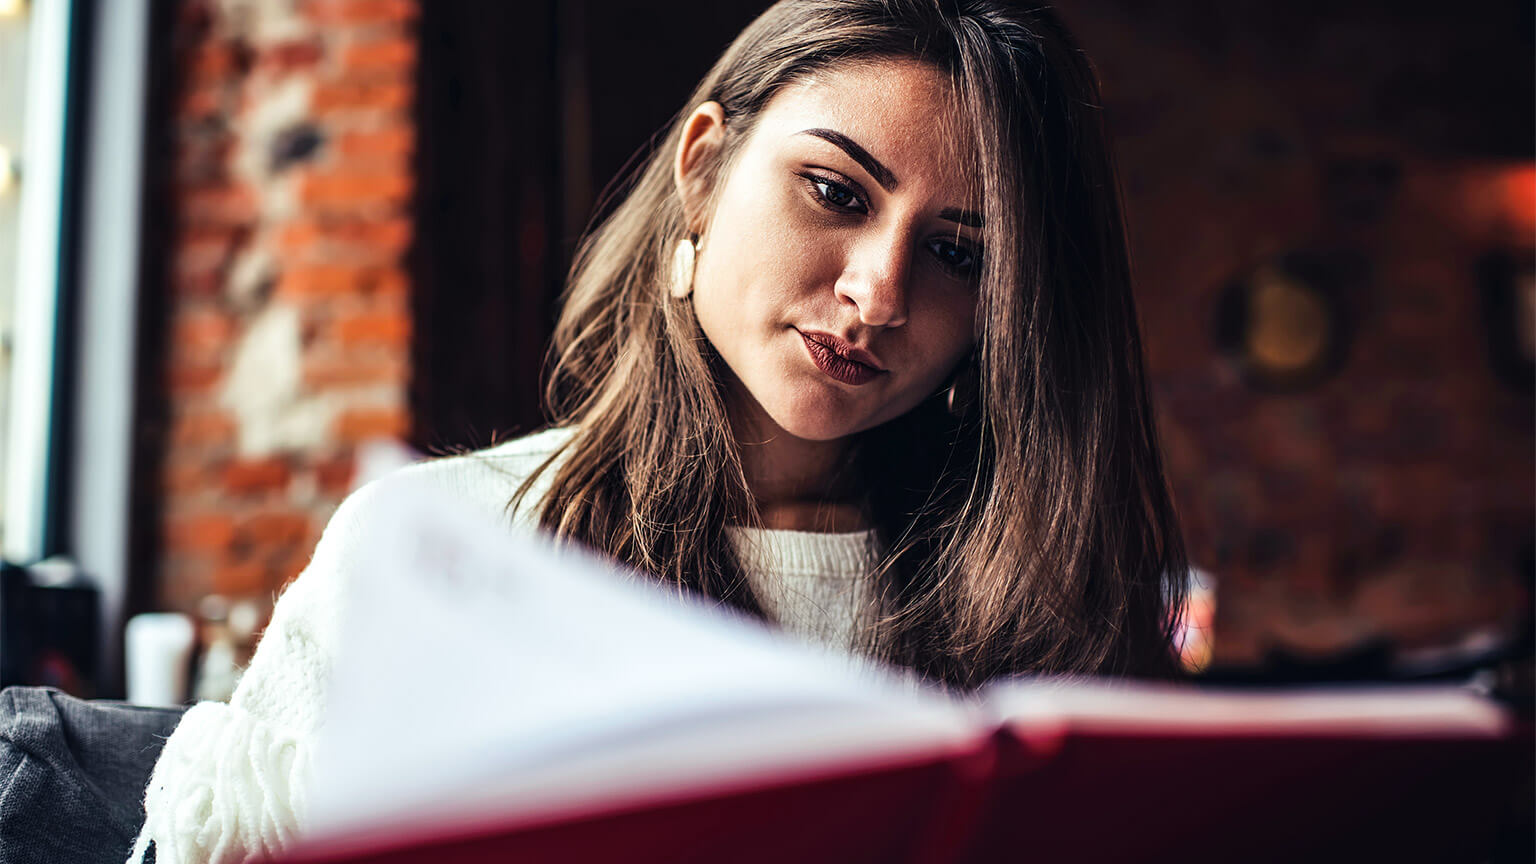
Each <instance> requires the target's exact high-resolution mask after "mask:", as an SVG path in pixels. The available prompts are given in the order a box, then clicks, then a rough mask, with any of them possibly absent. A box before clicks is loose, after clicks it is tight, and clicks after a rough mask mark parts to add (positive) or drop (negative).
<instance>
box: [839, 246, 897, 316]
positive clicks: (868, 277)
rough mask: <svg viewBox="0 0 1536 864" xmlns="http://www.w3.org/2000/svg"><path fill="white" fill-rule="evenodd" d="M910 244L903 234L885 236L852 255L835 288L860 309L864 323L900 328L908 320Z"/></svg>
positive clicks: (840, 298) (841, 296)
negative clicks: (901, 235) (899, 235)
mask: <svg viewBox="0 0 1536 864" xmlns="http://www.w3.org/2000/svg"><path fill="white" fill-rule="evenodd" d="M895 233H897V232H892V234H895ZM909 245H910V244H908V243H907V242H906V240H905V238H902V237H897V236H890V237H881V238H878V239H873V240H872V242H868V243H865V244H861V245H860V246H858V247H856V248H855V249H854V250H853V254H852V255H850V256H849V261H848V264H847V266H846V267H844V269H843V274H842V276H841V277H839V279H838V280H837V286H836V289H835V290H836V293H837V297H838V299H839V300H841V301H843V302H845V303H852V304H853V305H854V307H855V308H857V309H858V313H859V322H860V323H861V324H865V325H868V326H870V327H900V326H901V325H902V324H905V323H906V322H907V280H908V272H907V271H908V270H909V269H910V267H911V263H912V255H911V252H910V251H909V248H908V247H909Z"/></svg>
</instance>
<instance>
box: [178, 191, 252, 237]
mask: <svg viewBox="0 0 1536 864" xmlns="http://www.w3.org/2000/svg"><path fill="white" fill-rule="evenodd" d="M179 191H180V194H179V196H178V200H179V202H180V204H181V211H182V219H183V222H184V224H186V225H190V226H193V227H209V226H214V227H219V226H238V225H244V224H247V223H249V222H251V221H253V220H254V219H255V218H256V198H255V196H253V195H252V194H251V191H250V190H249V189H246V188H244V187H238V186H223V185H213V186H201V187H192V188H182V189H181V190H179Z"/></svg>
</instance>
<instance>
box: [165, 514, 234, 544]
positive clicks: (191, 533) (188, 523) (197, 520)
mask: <svg viewBox="0 0 1536 864" xmlns="http://www.w3.org/2000/svg"><path fill="white" fill-rule="evenodd" d="M234 538H235V520H234V519H233V518H231V517H230V516H229V515H228V514H225V513H205V514H197V515H192V516H171V517H169V518H168V519H166V522H165V545H166V548H167V549H171V550H175V551H189V552H212V551H222V550H224V549H227V548H228V547H229V545H230V543H231V542H232V541H233V540H234Z"/></svg>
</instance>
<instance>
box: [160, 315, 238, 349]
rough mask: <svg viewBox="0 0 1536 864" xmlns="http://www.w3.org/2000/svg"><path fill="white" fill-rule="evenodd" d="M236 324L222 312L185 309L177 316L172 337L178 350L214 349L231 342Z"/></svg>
mask: <svg viewBox="0 0 1536 864" xmlns="http://www.w3.org/2000/svg"><path fill="white" fill-rule="evenodd" d="M233 333H234V325H232V324H231V323H230V321H229V318H228V316H226V315H224V314H223V313H222V312H217V311H210V310H195V311H194V310H183V311H182V312H181V313H180V314H179V315H177V317H176V322H175V324H174V328H173V332H172V336H171V338H172V339H173V340H175V344H176V348H177V349H178V350H184V351H191V352H194V353H199V352H207V351H214V350H217V349H221V348H223V347H224V346H226V345H228V344H229V340H230V337H231V336H232V335H233Z"/></svg>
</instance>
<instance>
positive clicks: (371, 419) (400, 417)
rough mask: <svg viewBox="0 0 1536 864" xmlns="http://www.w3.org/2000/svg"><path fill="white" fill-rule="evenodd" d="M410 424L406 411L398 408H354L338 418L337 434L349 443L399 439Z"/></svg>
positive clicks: (344, 441)
mask: <svg viewBox="0 0 1536 864" xmlns="http://www.w3.org/2000/svg"><path fill="white" fill-rule="evenodd" d="M409 426H410V421H409V419H408V418H407V417H406V416H405V412H404V411H402V410H400V409H398V408H354V409H352V410H350V411H344V412H342V414H341V416H339V417H337V418H336V426H335V434H336V437H337V438H338V439H340V440H341V441H342V442H343V443H347V444H356V443H358V442H361V441H369V440H372V439H375V438H392V439H396V440H398V439H400V438H402V437H404V435H405V432H406V430H407V429H408V428H409Z"/></svg>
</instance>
